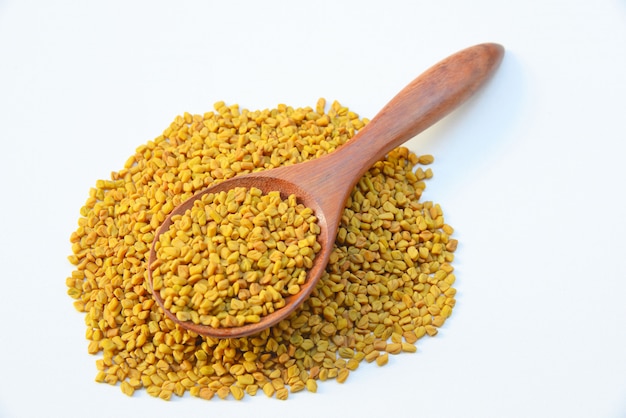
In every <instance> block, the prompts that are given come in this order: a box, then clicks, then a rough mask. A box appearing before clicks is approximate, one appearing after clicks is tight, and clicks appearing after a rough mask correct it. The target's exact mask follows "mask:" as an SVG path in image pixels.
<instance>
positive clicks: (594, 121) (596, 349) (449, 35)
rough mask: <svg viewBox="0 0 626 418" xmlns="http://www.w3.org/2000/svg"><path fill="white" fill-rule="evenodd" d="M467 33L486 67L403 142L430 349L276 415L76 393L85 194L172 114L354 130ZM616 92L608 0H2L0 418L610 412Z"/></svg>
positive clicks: (615, 324) (620, 303) (96, 388)
mask: <svg viewBox="0 0 626 418" xmlns="http://www.w3.org/2000/svg"><path fill="white" fill-rule="evenodd" d="M481 42H498V43H501V44H502V45H504V46H505V47H506V49H507V55H506V57H505V59H504V61H503V63H502V66H501V67H500V69H499V71H498V72H497V74H496V76H495V77H494V78H493V79H492V80H491V82H490V83H489V84H488V85H487V86H486V88H485V89H483V90H482V91H481V92H480V93H479V94H478V95H477V96H476V97H475V98H473V99H472V100H471V101H469V102H468V103H467V104H466V105H464V106H463V107H462V108H460V109H459V110H458V111H456V112H455V113H454V114H452V115H450V116H449V117H448V118H446V119H445V120H443V121H441V122H440V123H439V124H437V125H436V126H435V127H433V128H431V129H429V130H427V131H426V132H424V133H423V134H422V135H420V136H418V137H417V138H415V139H413V140H412V141H410V142H409V143H408V146H409V147H410V148H411V149H412V150H414V151H416V152H418V153H420V154H422V153H432V154H434V155H435V157H436V162H435V163H434V165H433V166H432V167H433V170H434V172H435V177H434V178H433V179H432V181H430V182H429V183H428V188H427V193H426V195H425V197H426V198H427V199H429V200H434V201H436V202H438V203H440V204H441V205H442V207H443V209H444V211H445V215H446V220H447V221H448V222H449V223H450V224H452V226H454V227H455V229H456V238H458V239H459V240H460V245H459V249H458V252H457V255H456V269H457V271H456V273H457V278H458V280H457V284H456V286H457V288H458V303H457V306H456V308H455V310H454V313H453V315H452V317H451V318H450V319H449V321H448V322H447V323H446V324H445V326H444V327H443V328H442V330H441V331H440V333H439V335H437V336H436V337H435V338H430V339H424V340H421V341H420V342H419V343H418V353H416V354H413V355H408V354H407V355H401V356H395V357H392V359H391V361H390V364H389V365H387V366H385V367H384V368H377V367H375V366H373V365H363V366H362V367H361V368H360V369H359V370H358V371H357V372H355V373H353V374H352V375H351V377H350V378H349V380H348V382H346V383H345V384H344V385H339V384H337V383H335V382H327V383H324V384H320V388H319V392H318V393H317V394H310V393H306V392H300V393H298V394H295V395H293V396H291V397H290V399H289V400H288V401H286V402H281V401H278V400H275V399H267V398H266V397H265V396H264V395H262V394H260V395H258V396H256V397H247V398H246V399H245V400H244V401H242V402H236V401H234V400H227V401H222V400H220V399H217V398H215V399H214V400H212V401H210V402H205V401H202V400H199V399H195V398H191V397H189V396H186V397H184V398H182V399H180V398H177V399H173V400H172V401H171V402H169V403H167V402H164V401H161V400H159V399H153V398H151V397H150V396H148V395H147V394H145V392H141V393H138V394H136V395H135V396H134V397H132V398H128V397H126V396H125V395H123V394H122V393H121V391H120V390H119V387H110V386H108V385H105V384H97V383H94V381H93V378H94V376H95V372H96V370H95V358H94V357H93V356H90V355H89V354H87V341H86V340H85V338H84V332H85V327H84V323H83V316H82V315H81V314H79V313H77V312H76V311H75V310H74V308H73V307H72V300H71V299H70V298H69V297H68V296H67V295H66V293H65V292H66V288H65V278H66V277H67V276H68V275H69V274H70V273H71V270H72V267H71V265H70V264H69V263H68V262H67V258H66V257H67V256H68V255H69V254H70V252H71V250H70V244H69V235H70V233H71V232H72V231H74V230H75V228H76V221H77V219H78V217H79V209H80V207H81V206H82V205H83V204H84V202H85V200H86V198H87V194H88V190H89V188H90V187H92V186H94V185H95V182H96V180H98V179H104V178H108V176H109V174H110V173H111V171H116V170H119V169H121V168H122V166H123V164H124V162H125V161H126V159H127V157H129V156H130V155H132V154H133V153H134V150H135V148H136V147H137V146H139V145H140V144H143V143H145V142H147V141H149V140H151V139H153V138H154V137H156V136H157V135H159V134H160V133H161V132H162V131H163V129H165V128H166V127H167V126H168V125H169V123H170V122H171V121H172V120H173V119H174V117H175V116H176V115H178V114H182V113H183V112H185V111H188V112H191V113H203V112H205V111H208V110H211V109H212V105H213V103H214V102H216V101H218V100H224V101H226V102H227V103H229V104H233V103H239V104H240V105H241V106H242V107H245V108H248V109H263V108H268V107H269V108H271V107H275V106H276V105H277V104H278V103H286V104H289V105H292V106H314V105H315V102H316V100H317V99H318V98H319V97H326V98H327V99H328V100H329V101H332V100H335V99H337V100H339V101H340V102H341V103H342V104H344V105H346V106H348V107H350V108H351V110H353V111H355V112H357V113H359V114H360V115H361V116H366V117H370V118H371V117H373V116H374V115H375V113H376V112H377V110H378V109H380V108H381V107H382V106H383V105H384V104H385V103H386V102H387V101H388V100H389V99H390V98H391V97H392V96H393V95H394V94H395V93H396V92H397V91H399V90H400V89H401V88H402V87H403V86H404V85H406V84H407V83H408V82H410V81H411V80H412V79H413V78H414V77H416V76H417V75H418V74H419V73H421V72H422V71H423V70H425V69H426V68H427V67H429V66H430V65H432V64H434V63H435V62H436V61H438V60H440V59H442V58H444V57H446V56H447V55H450V54H452V53H453V52H456V51H457V50H460V49H463V48H465V47H467V46H471V45H473V44H476V43H481ZM625 96H626V1H625V0H598V1H588V0H559V1H555V0H552V1H549V0H548V1H543V0H542V1H539V0H527V1H518V2H506V1H496V0H472V1H461V0H457V1H454V0H440V1H425V0H416V1H408V0H407V1H393V0H385V1H364V0H360V1H344V2H341V1H322V0H318V1H308V2H296V1H291V2H289V1H273V0H269V1H260V2H253V1H239V2H227V1H221V2H214V1H185V0H183V1H170V2H166V1H147V0H146V1H121V0H109V1H99V2H95V1H68V0H64V1H44V0H40V1H35V0H22V1H17V0H0V139H1V141H2V148H1V153H0V155H1V157H0V158H1V162H0V170H1V171H0V174H1V176H0V184H1V188H2V195H3V197H2V205H1V208H0V211H1V212H0V215H1V217H0V219H1V220H2V226H1V227H0V231H1V240H0V272H1V273H0V274H1V276H0V280H1V283H2V293H1V296H0V298H1V302H0V317H1V318H2V320H3V324H2V327H1V328H0V329H1V334H0V339H1V343H0V417H8V418H13V417H43V416H46V417H83V416H90V417H126V416H133V417H135V416H138V415H141V416H151V417H162V416H170V417H171V416H179V417H182V416H184V417H196V416H197V417H206V416H213V417H222V416H224V417H226V416H229V417H240V416H246V417H266V416H267V417H270V416H271V417H280V416H298V417H322V416H323V417H335V416H340V415H341V416H360V417H382V416H394V415H399V414H402V416H417V417H481V418H484V417H557V416H558V417H625V416H626V263H625V261H624V259H625V250H626V244H625V242H626V240H625V235H626V220H625V217H626V198H625V197H624V193H625V190H624V189H625V188H624V182H625V180H626V169H625V162H624V153H625V151H626V147H625V145H624V143H625V141H626V128H625V127H626V124H625V123H626V121H625V119H626V104H625V99H624V98H625Z"/></svg>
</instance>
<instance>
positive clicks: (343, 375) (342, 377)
mask: <svg viewBox="0 0 626 418" xmlns="http://www.w3.org/2000/svg"><path fill="white" fill-rule="evenodd" d="M349 375H350V370H348V369H340V370H339V372H338V373H337V382H338V383H344V382H345V381H346V380H347V379H348V376H349Z"/></svg>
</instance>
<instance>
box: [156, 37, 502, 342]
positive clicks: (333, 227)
mask: <svg viewBox="0 0 626 418" xmlns="http://www.w3.org/2000/svg"><path fill="white" fill-rule="evenodd" d="M503 55H504V49H503V48H502V46H500V45H498V44H492V43H486V44H480V45H476V46H473V47H470V48H467V49H464V50H462V51H460V52H457V53H456V54H454V55H452V56H450V57H448V58H446V59H444V60H443V61H441V62H439V63H438V64H436V65H434V66H433V67H431V68H430V69H428V70H427V71H426V72H424V73H423V74H422V75H420V76H419V77H418V78H416V79H415V80H413V81H412V82H411V83H410V84H409V85H408V86H406V87H405V88H404V89H403V90H402V91H400V93H398V94H397V95H396V96H395V97H394V98H393V99H392V100H391V101H390V102H389V103H388V104H387V105H386V106H385V107H384V108H383V109H382V110H381V111H380V112H379V113H378V114H377V115H376V116H375V117H374V118H373V119H372V120H371V121H370V123H369V124H368V125H367V126H366V127H365V128H363V129H361V130H360V131H359V132H358V134H357V135H355V136H354V137H353V138H352V139H351V140H350V141H348V142H347V143H345V144H344V145H342V146H341V147H340V148H338V149H337V150H336V151H334V152H332V153H330V154H327V155H325V156H323V157H320V158H317V159H315V160H310V161H307V162H303V163H299V164H294V165H291V166H285V167H279V168H276V169H272V170H266V171H260V172H256V173H251V174H245V175H240V176H236V177H233V178H231V179H229V180H225V181H223V182H221V183H219V184H217V185H215V186H211V187H209V188H207V189H205V190H202V191H200V192H198V193H197V194H196V195H194V196H193V197H191V198H190V199H189V200H187V201H185V202H184V203H182V204H181V205H180V206H178V207H176V208H175V209H174V210H173V211H172V212H171V213H170V215H169V216H168V217H167V218H166V219H165V221H164V222H163V224H162V225H161V227H160V228H159V229H158V231H157V233H156V235H155V238H154V242H153V244H152V247H151V249H150V255H149V266H150V267H149V269H148V281H149V283H150V287H151V288H152V289H153V286H152V271H153V270H154V268H155V267H156V266H155V261H156V252H155V244H156V242H157V241H158V239H159V236H160V235H161V234H162V233H164V232H165V231H167V230H168V228H169V227H170V225H171V223H172V219H171V218H172V216H174V215H176V214H183V213H184V212H185V211H186V210H187V209H190V208H191V207H192V206H193V202H194V201H195V200H196V199H199V198H200V197H201V196H202V195H203V194H205V193H215V192H220V191H224V190H229V189H232V188H234V187H245V188H251V187H256V188H259V189H261V190H262V191H263V193H269V192H270V191H277V190H278V191H280V192H281V194H282V195H283V197H284V198H286V197H287V196H289V195H290V194H295V195H296V196H297V197H298V200H299V201H300V202H302V203H303V204H304V205H305V206H307V207H309V208H311V209H313V210H314V212H315V215H316V216H317V219H318V224H319V227H320V229H321V232H320V234H319V236H318V241H319V243H320V244H321V251H320V252H319V253H318V254H317V256H316V257H315V259H314V262H313V266H312V268H311V269H310V271H309V272H308V275H307V281H306V283H305V284H304V285H302V286H301V290H300V293H298V294H296V295H293V296H290V297H288V298H286V304H285V306H284V307H283V308H281V309H278V310H276V311H275V312H273V313H271V314H268V315H266V316H263V317H261V321H260V322H258V323H254V324H246V325H243V326H240V327H232V328H213V327H210V326H205V325H198V324H194V323H193V322H191V321H188V322H184V321H179V320H178V319H177V318H176V316H175V315H174V314H172V313H171V312H170V311H169V310H167V309H165V308H164V306H163V299H162V298H161V295H160V293H159V292H158V291H154V290H153V291H152V293H153V295H154V298H155V300H156V301H157V303H158V304H159V305H160V306H161V308H162V309H163V311H164V312H165V314H166V315H167V316H168V317H169V318H170V319H172V321H174V322H176V323H177V324H179V325H180V326H182V327H183V328H186V329H188V330H191V331H194V332H196V333H198V334H201V335H204V336H210V337H217V338H234V337H242V336H246V335H251V334H255V333H258V332H260V331H262V330H264V329H267V328H268V327H270V326H272V325H275V324H276V323H278V322H279V321H281V320H282V319H285V318H286V317H287V316H289V315H290V314H291V313H292V312H293V311H294V310H295V309H296V308H297V307H298V306H300V304H301V303H302V302H303V301H304V300H305V299H306V298H307V297H308V295H309V294H310V293H311V291H312V290H313V288H314V287H315V285H316V284H317V282H318V281H319V279H320V277H321V276H322V273H323V272H324V270H325V268H326V264H327V263H328V259H329V257H330V253H331V251H332V249H333V244H334V242H335V238H336V234H337V229H338V225H339V221H340V219H341V216H342V214H343V210H344V205H345V202H346V200H347V199H348V196H349V193H350V192H351V191H352V189H353V187H354V186H355V184H356V183H357V182H358V180H359V179H360V178H361V177H362V176H363V174H365V172H366V171H367V170H368V169H369V168H371V167H372V166H373V165H374V163H376V162H377V161H379V160H380V159H381V158H383V157H384V156H385V155H386V154H387V153H388V152H389V151H391V150H392V149H394V148H396V147H398V146H400V145H401V144H403V143H404V142H406V141H407V140H409V139H411V138H412V137H414V136H415V135H417V134H418V133H420V132H422V131H423V130H425V129H426V128H428V127H430V126H431V125H433V124H434V123H435V122H437V121H438V120H439V119H441V118H442V117H444V116H445V115H447V114H448V113H450V112H451V111H452V110H454V109H455V108H456V107H457V106H459V105H460V104H461V103H463V102H464V101H465V100H466V99H467V98H469V97H470V96H471V95H472V94H473V93H474V92H475V91H476V90H477V89H478V88H479V87H480V86H481V85H483V84H484V82H485V81H486V80H487V79H488V78H489V77H490V76H491V74H493V72H494V71H495V70H496V68H497V67H498V65H499V64H500V61H501V60H502V57H503Z"/></svg>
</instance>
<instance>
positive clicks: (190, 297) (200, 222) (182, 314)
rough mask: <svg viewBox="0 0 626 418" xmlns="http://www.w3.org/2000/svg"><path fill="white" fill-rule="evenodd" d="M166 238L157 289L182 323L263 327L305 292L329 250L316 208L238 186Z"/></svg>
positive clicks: (179, 219) (177, 222)
mask: <svg viewBox="0 0 626 418" xmlns="http://www.w3.org/2000/svg"><path fill="white" fill-rule="evenodd" d="M172 221H173V222H172V225H171V226H170V228H169V230H168V231H166V232H165V233H163V234H162V235H160V236H159V241H158V244H157V247H156V256H157V264H158V266H157V267H156V268H155V270H154V271H153V281H154V288H155V290H157V291H159V292H160V295H161V297H162V298H163V301H164V306H165V308H166V309H169V310H170V311H171V312H172V313H173V314H175V315H176V317H177V318H178V320H180V321H192V322H193V323H195V324H202V325H208V326H212V327H214V328H220V327H224V328H227V327H234V326H241V325H245V324H250V323H256V322H259V321H260V318H261V317H263V316H266V315H267V314H270V313H272V312H274V311H276V310H278V309H280V308H282V307H283V306H284V305H285V298H287V297H289V296H290V295H295V294H296V293H298V292H299V291H300V286H301V285H302V284H304V282H305V281H306V276H307V271H308V269H310V268H311V266H312V264H313V259H314V258H315V255H316V254H317V253H318V252H319V251H320V249H321V246H320V244H319V243H318V242H317V235H318V234H319V232H320V230H319V226H318V225H317V219H316V217H315V215H314V214H313V211H312V210H311V209H310V208H307V207H305V206H304V205H302V204H301V203H298V202H297V199H296V196H295V195H291V196H289V197H288V198H287V199H285V200H283V199H282V198H281V195H280V193H279V192H270V193H267V194H263V193H262V192H261V190H259V189H257V188H254V187H253V188H250V189H246V188H243V187H237V188H234V189H231V190H228V191H223V192H219V193H207V194H205V195H203V196H202V197H201V198H200V199H198V200H196V201H195V202H194V206H193V207H192V208H191V209H189V210H187V211H186V212H185V213H184V214H182V215H176V216H174V217H173V218H172Z"/></svg>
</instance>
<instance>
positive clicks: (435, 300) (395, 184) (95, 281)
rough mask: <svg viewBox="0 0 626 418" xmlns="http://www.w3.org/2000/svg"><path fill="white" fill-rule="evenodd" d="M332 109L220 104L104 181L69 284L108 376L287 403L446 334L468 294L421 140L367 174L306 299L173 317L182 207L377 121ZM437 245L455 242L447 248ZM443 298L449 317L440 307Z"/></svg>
mask: <svg viewBox="0 0 626 418" xmlns="http://www.w3.org/2000/svg"><path fill="white" fill-rule="evenodd" d="M329 107H330V108H329V109H328V108H326V109H325V103H324V101H323V100H320V102H319V103H318V104H317V106H314V107H306V108H292V107H289V106H285V105H279V106H277V107H276V108H275V109H267V110H247V109H240V108H239V107H238V106H236V105H232V106H226V105H225V104H224V103H223V102H219V103H217V104H216V105H215V111H214V112H206V113H204V114H200V115H191V114H189V113H185V114H184V115H181V116H178V117H176V118H175V119H174V120H173V121H172V123H171V124H170V125H169V126H168V127H167V128H166V129H165V130H164V132H163V134H162V135H159V136H158V137H156V138H155V139H154V140H153V141H149V142H147V143H146V144H142V145H140V146H139V147H138V148H137V151H136V152H135V153H134V154H133V155H132V156H130V158H129V159H128V161H127V163H126V164H125V166H124V167H123V168H121V169H120V170H119V171H116V172H113V173H112V176H111V178H110V179H108V180H99V181H97V182H96V184H95V185H94V188H92V189H91V190H90V191H89V197H88V198H87V201H86V202H85V205H84V206H83V207H82V208H81V210H80V218H79V219H78V225H77V229H76V230H75V231H74V232H73V233H72V235H71V238H70V240H71V243H72V255H71V256H70V257H69V259H70V261H71V263H72V264H73V265H74V269H73V271H72V273H71V275H70V276H69V277H68V278H67V280H66V285H67V287H68V294H69V295H70V296H71V298H72V299H73V302H74V306H75V308H76V309H77V310H78V311H79V312H81V313H83V314H84V317H85V324H86V333H85V336H86V339H87V340H88V344H87V346H86V349H87V352H88V353H90V354H94V355H96V356H97V357H96V360H95V364H96V368H97V372H96V381H97V382H101V383H108V384H111V385H119V386H120V388H121V389H122V391H124V393H126V394H127V395H130V394H131V390H129V386H128V385H130V388H132V389H134V393H138V392H145V393H147V394H148V395H150V396H153V397H159V398H161V399H164V400H167V399H172V398H173V397H181V396H183V395H184V394H185V393H187V392H188V393H189V394H190V395H191V396H195V397H199V398H202V399H206V400H209V399H213V400H214V401H215V400H216V399H220V398H222V397H232V398H235V399H236V396H240V395H241V393H240V392H238V391H237V390H235V392H236V394H233V393H231V391H230V389H229V388H230V387H233V386H238V387H241V388H242V389H243V388H244V387H245V394H246V395H249V396H253V395H254V394H255V393H258V394H261V392H263V393H265V394H266V395H268V396H272V397H274V398H280V399H284V398H285V395H287V392H285V390H288V391H289V394H291V393H293V392H294V391H296V390H298V389H300V388H301V387H302V383H304V384H305V388H306V390H307V391H308V392H315V391H316V390H317V387H318V384H322V383H320V382H323V381H325V380H329V379H336V378H337V377H338V376H339V371H340V370H343V369H348V370H350V371H351V372H352V371H354V373H350V377H349V378H348V379H347V380H346V383H345V384H350V382H351V381H354V379H357V378H358V377H359V373H357V372H358V368H361V367H363V368H367V367H374V365H375V364H384V363H385V361H388V362H390V363H392V364H391V367H399V366H401V364H400V363H401V362H402V361H403V360H404V358H402V357H404V356H405V355H406V354H405V353H407V352H408V351H409V350H410V349H408V346H406V344H411V345H413V346H415V345H416V344H418V343H419V342H420V340H421V339H424V338H427V337H430V336H435V335H437V332H436V331H437V330H438V328H439V326H440V324H442V323H443V322H444V320H447V318H448V317H449V316H450V315H451V313H452V310H453V308H454V305H455V294H456V289H455V275H454V268H453V260H454V251H455V250H456V247H457V245H456V244H457V242H456V240H455V239H453V238H452V235H453V233H454V231H453V229H452V228H451V227H450V226H448V225H447V224H446V223H445V222H444V220H443V219H444V213H443V211H442V209H441V207H439V205H436V204H433V203H432V202H428V201H423V200H422V199H421V196H422V191H423V190H424V188H425V187H426V183H427V181H428V179H429V177H430V175H431V174H432V171H430V170H428V169H426V167H422V164H423V163H427V162H428V161H430V160H432V158H430V157H424V158H420V157H419V156H416V155H415V154H413V153H412V152H409V150H408V149H406V148H398V149H396V150H394V151H392V152H390V153H389V154H388V155H387V156H386V157H385V158H384V159H381V161H379V162H377V163H376V164H374V166H373V167H372V168H371V169H370V170H369V171H368V172H367V173H365V174H364V176H363V177H362V179H361V180H359V182H358V184H357V185H356V186H355V187H354V189H353V190H352V191H351V193H350V197H349V200H348V201H347V202H346V207H345V209H344V213H343V216H342V219H341V223H340V227H339V233H338V237H337V240H336V241H335V243H334V246H333V252H332V254H331V256H330V261H329V263H328V267H327V269H326V272H325V273H324V274H323V276H322V278H321V279H320V282H319V283H318V284H317V286H316V288H315V289H314V290H313V292H312V293H311V296H310V297H309V298H307V300H305V301H304V303H303V304H302V306H301V307H300V308H299V310H297V311H296V312H294V313H293V314H292V315H291V316H290V317H289V318H287V319H285V320H283V321H281V322H280V323H278V324H277V325H275V326H274V327H272V328H271V329H268V330H265V331H263V332H261V333H259V334H258V335H255V336H250V337H245V338H234V339H216V338H209V337H199V336H198V335H197V334H195V333H193V332H191V331H187V330H185V329H182V328H181V327H179V326H178V325H176V324H175V323H174V322H173V321H171V320H170V319H169V318H168V317H167V316H165V315H164V313H163V311H162V309H161V308H160V306H159V305H158V304H157V303H156V302H155V300H154V298H153V296H152V293H151V292H150V288H149V286H148V283H147V280H146V277H147V268H148V252H149V245H150V243H151V242H152V240H153V237H154V234H155V233H156V231H157V229H158V228H159V226H160V225H161V223H162V222H163V221H164V220H165V218H166V217H167V215H168V214H169V213H170V212H171V211H172V210H173V208H174V207H176V206H178V205H180V204H181V203H182V202H183V201H185V200H187V199H188V198H190V197H191V196H192V195H193V194H194V193H197V192H199V191H200V190H202V189H204V188H205V187H208V186H211V185H212V184H215V183H217V182H219V181H222V180H224V179H228V178H231V177H233V176H235V175H238V174H244V173H249V172H252V171H258V170H264V169H269V168H273V167H278V166H283V165H287V164H295V163H298V162H301V161H307V160H311V159H313V158H318V157H320V156H322V155H325V154H327V153H329V152H332V151H333V150H334V149H335V148H337V147H339V146H341V145H342V144H345V143H346V142H347V141H348V140H349V139H350V138H351V137H352V136H353V135H354V133H355V131H357V130H359V129H361V128H362V127H363V126H364V125H365V124H366V121H365V120H362V119H360V118H359V116H358V115H357V114H356V113H354V112H352V111H350V110H349V109H348V108H346V107H344V106H342V105H341V104H339V103H338V102H334V103H332V105H330V106H329ZM420 160H421V161H420ZM164 195H165V196H164ZM163 198H165V200H164V201H163ZM437 243H441V244H445V247H443V248H441V247H438V248H437V249H436V250H435V251H432V249H433V248H434V247H435V244H437ZM439 251H441V252H439ZM435 305H436V306H437V307H438V308H440V313H439V314H433V313H431V311H432V312H435V311H436V309H435V310H433V308H432V307H433V306H435ZM429 308H430V310H429ZM388 341H391V342H392V343H393V342H395V343H397V342H399V341H402V342H403V347H402V352H401V353H400V354H398V355H397V356H393V355H392V356H390V355H389V353H388V352H387V351H386V349H387V342H388ZM405 346H406V348H405ZM341 347H344V348H343V349H342V350H341V353H340V351H339V349H340V348H341ZM391 347H392V348H394V347H397V346H391ZM346 348H348V349H351V350H353V351H354V354H353V357H352V358H349V357H350V354H349V351H348V350H346ZM385 354H387V355H385ZM341 355H344V356H346V355H347V356H346V358H344V357H341ZM379 357H382V358H381V359H380V360H378V359H379ZM363 360H365V361H363ZM406 360H410V359H406ZM393 363H395V364H393ZM385 367H388V366H385ZM355 369H357V370H356V371H355ZM400 372H402V370H400ZM344 374H345V372H342V376H343V375H344ZM364 377H365V378H366V379H367V378H368V376H367V374H366V375H365V376H364ZM251 381H253V383H250V382H251ZM122 382H128V385H126V384H124V385H122ZM332 387H334V386H332V385H331V386H329V387H328V388H327V389H332ZM278 390H280V392H278Z"/></svg>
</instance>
